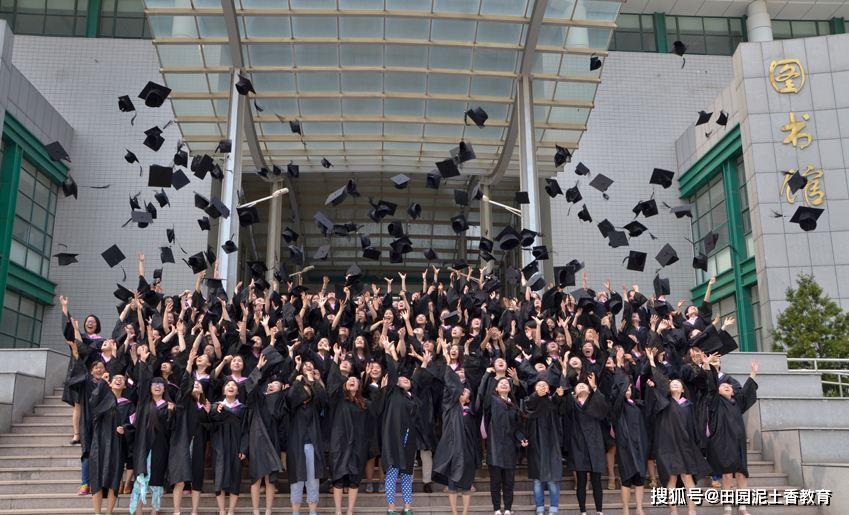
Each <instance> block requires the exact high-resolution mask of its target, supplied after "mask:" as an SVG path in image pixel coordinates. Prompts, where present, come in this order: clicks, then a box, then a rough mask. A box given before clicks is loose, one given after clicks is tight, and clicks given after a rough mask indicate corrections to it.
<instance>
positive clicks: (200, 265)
mask: <svg viewBox="0 0 849 515" xmlns="http://www.w3.org/2000/svg"><path fill="white" fill-rule="evenodd" d="M183 261H185V262H186V264H187V265H189V267H191V269H192V273H195V274H199V273H201V272H203V271H204V270H206V257H205V256H204V255H203V252H198V253H197V254H194V255H192V256H189V259H184V260H183Z"/></svg>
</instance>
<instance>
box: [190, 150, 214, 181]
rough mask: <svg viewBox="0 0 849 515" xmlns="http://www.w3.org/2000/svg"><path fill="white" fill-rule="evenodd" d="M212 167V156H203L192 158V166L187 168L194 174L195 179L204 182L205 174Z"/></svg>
mask: <svg viewBox="0 0 849 515" xmlns="http://www.w3.org/2000/svg"><path fill="white" fill-rule="evenodd" d="M212 165H213V161H212V156H210V155H209V154H203V155H201V156H195V157H193V158H192V164H191V166H189V169H190V170H191V171H192V172H193V173H194V174H195V177H197V178H198V179H200V180H204V179H206V174H207V173H209V172H210V171H211V170H212Z"/></svg>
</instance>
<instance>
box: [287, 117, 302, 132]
mask: <svg viewBox="0 0 849 515" xmlns="http://www.w3.org/2000/svg"><path fill="white" fill-rule="evenodd" d="M289 130H291V131H292V133H293V134H300V135H301V136H303V135H304V133H303V131H302V129H301V122H299V121H298V120H291V121H290V122H289Z"/></svg>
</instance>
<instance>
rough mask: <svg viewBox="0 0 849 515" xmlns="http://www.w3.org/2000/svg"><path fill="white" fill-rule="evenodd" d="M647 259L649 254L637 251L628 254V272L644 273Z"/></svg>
mask: <svg viewBox="0 0 849 515" xmlns="http://www.w3.org/2000/svg"><path fill="white" fill-rule="evenodd" d="M646 257H647V254H646V253H645V252H640V251H637V250H632V251H630V252H629V253H628V257H627V258H626V259H627V260H628V264H627V265H626V266H625V268H627V269H628V270H634V271H636V272H642V271H643V269H645V267H646Z"/></svg>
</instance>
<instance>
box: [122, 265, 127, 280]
mask: <svg viewBox="0 0 849 515" xmlns="http://www.w3.org/2000/svg"><path fill="white" fill-rule="evenodd" d="M121 272H122V273H123V274H124V278H123V279H121V281H126V280H127V271H126V270H124V267H123V266H122V267H121Z"/></svg>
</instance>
